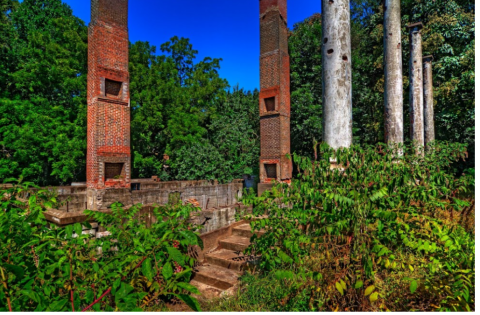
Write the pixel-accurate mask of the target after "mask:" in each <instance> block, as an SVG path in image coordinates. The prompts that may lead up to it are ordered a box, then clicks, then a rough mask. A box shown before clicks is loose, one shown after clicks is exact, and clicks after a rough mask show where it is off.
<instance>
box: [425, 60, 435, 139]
mask: <svg viewBox="0 0 480 315" xmlns="http://www.w3.org/2000/svg"><path fill="white" fill-rule="evenodd" d="M432 62H433V56H431V55H430V56H425V57H423V111H424V120H425V145H427V144H428V143H430V142H432V141H435V113H434V110H433V74H432Z"/></svg>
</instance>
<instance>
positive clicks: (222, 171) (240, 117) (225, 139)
mask: <svg viewBox="0 0 480 315" xmlns="http://www.w3.org/2000/svg"><path fill="white" fill-rule="evenodd" d="M258 115H259V114H258V92H255V93H250V92H245V91H243V90H241V89H238V88H235V89H234V90H233V91H232V92H229V93H228V94H227V96H226V100H225V101H224V102H223V103H220V104H218V106H217V110H216V113H215V115H214V116H213V117H212V119H211V123H210V124H209V126H208V139H204V140H201V141H199V142H198V143H193V144H191V145H185V146H183V147H182V148H180V150H178V151H177V152H175V153H174V156H173V158H172V162H171V164H170V165H171V167H172V169H173V170H172V173H174V174H175V178H176V179H179V180H181V179H185V180H193V179H206V180H213V179H217V180H219V181H221V182H227V181H231V180H233V179H235V178H241V177H242V175H244V174H247V175H253V174H254V173H255V174H258V159H259V156H260V121H259V119H258Z"/></svg>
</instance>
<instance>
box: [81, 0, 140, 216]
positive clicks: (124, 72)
mask: <svg viewBox="0 0 480 315" xmlns="http://www.w3.org/2000/svg"><path fill="white" fill-rule="evenodd" d="M91 10H92V11H91V14H92V18H91V22H90V25H89V34H88V36H89V38H88V89H87V101H88V122H87V132H88V136H87V143H88V144H87V187H88V191H87V197H88V200H87V207H88V208H89V209H92V210H96V209H99V208H100V207H101V205H102V201H103V200H102V196H103V195H104V193H102V191H104V190H105V189H130V172H131V155H130V91H129V84H130V83H129V72H128V24H127V21H128V0H91Z"/></svg>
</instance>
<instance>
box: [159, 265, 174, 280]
mask: <svg viewBox="0 0 480 315" xmlns="http://www.w3.org/2000/svg"><path fill="white" fill-rule="evenodd" d="M162 275H163V277H164V278H165V280H169V279H170V278H171V277H172V276H173V268H172V263H170V262H169V261H167V263H166V264H165V265H164V266H163V269H162Z"/></svg>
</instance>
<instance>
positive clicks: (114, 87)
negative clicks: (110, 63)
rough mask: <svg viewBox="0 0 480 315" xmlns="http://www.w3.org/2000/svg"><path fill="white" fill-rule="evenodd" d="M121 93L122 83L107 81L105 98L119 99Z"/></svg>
mask: <svg viewBox="0 0 480 315" xmlns="http://www.w3.org/2000/svg"><path fill="white" fill-rule="evenodd" d="M121 91H122V82H118V81H113V80H109V79H105V96H107V97H114V98H118V97H120V92H121Z"/></svg>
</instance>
